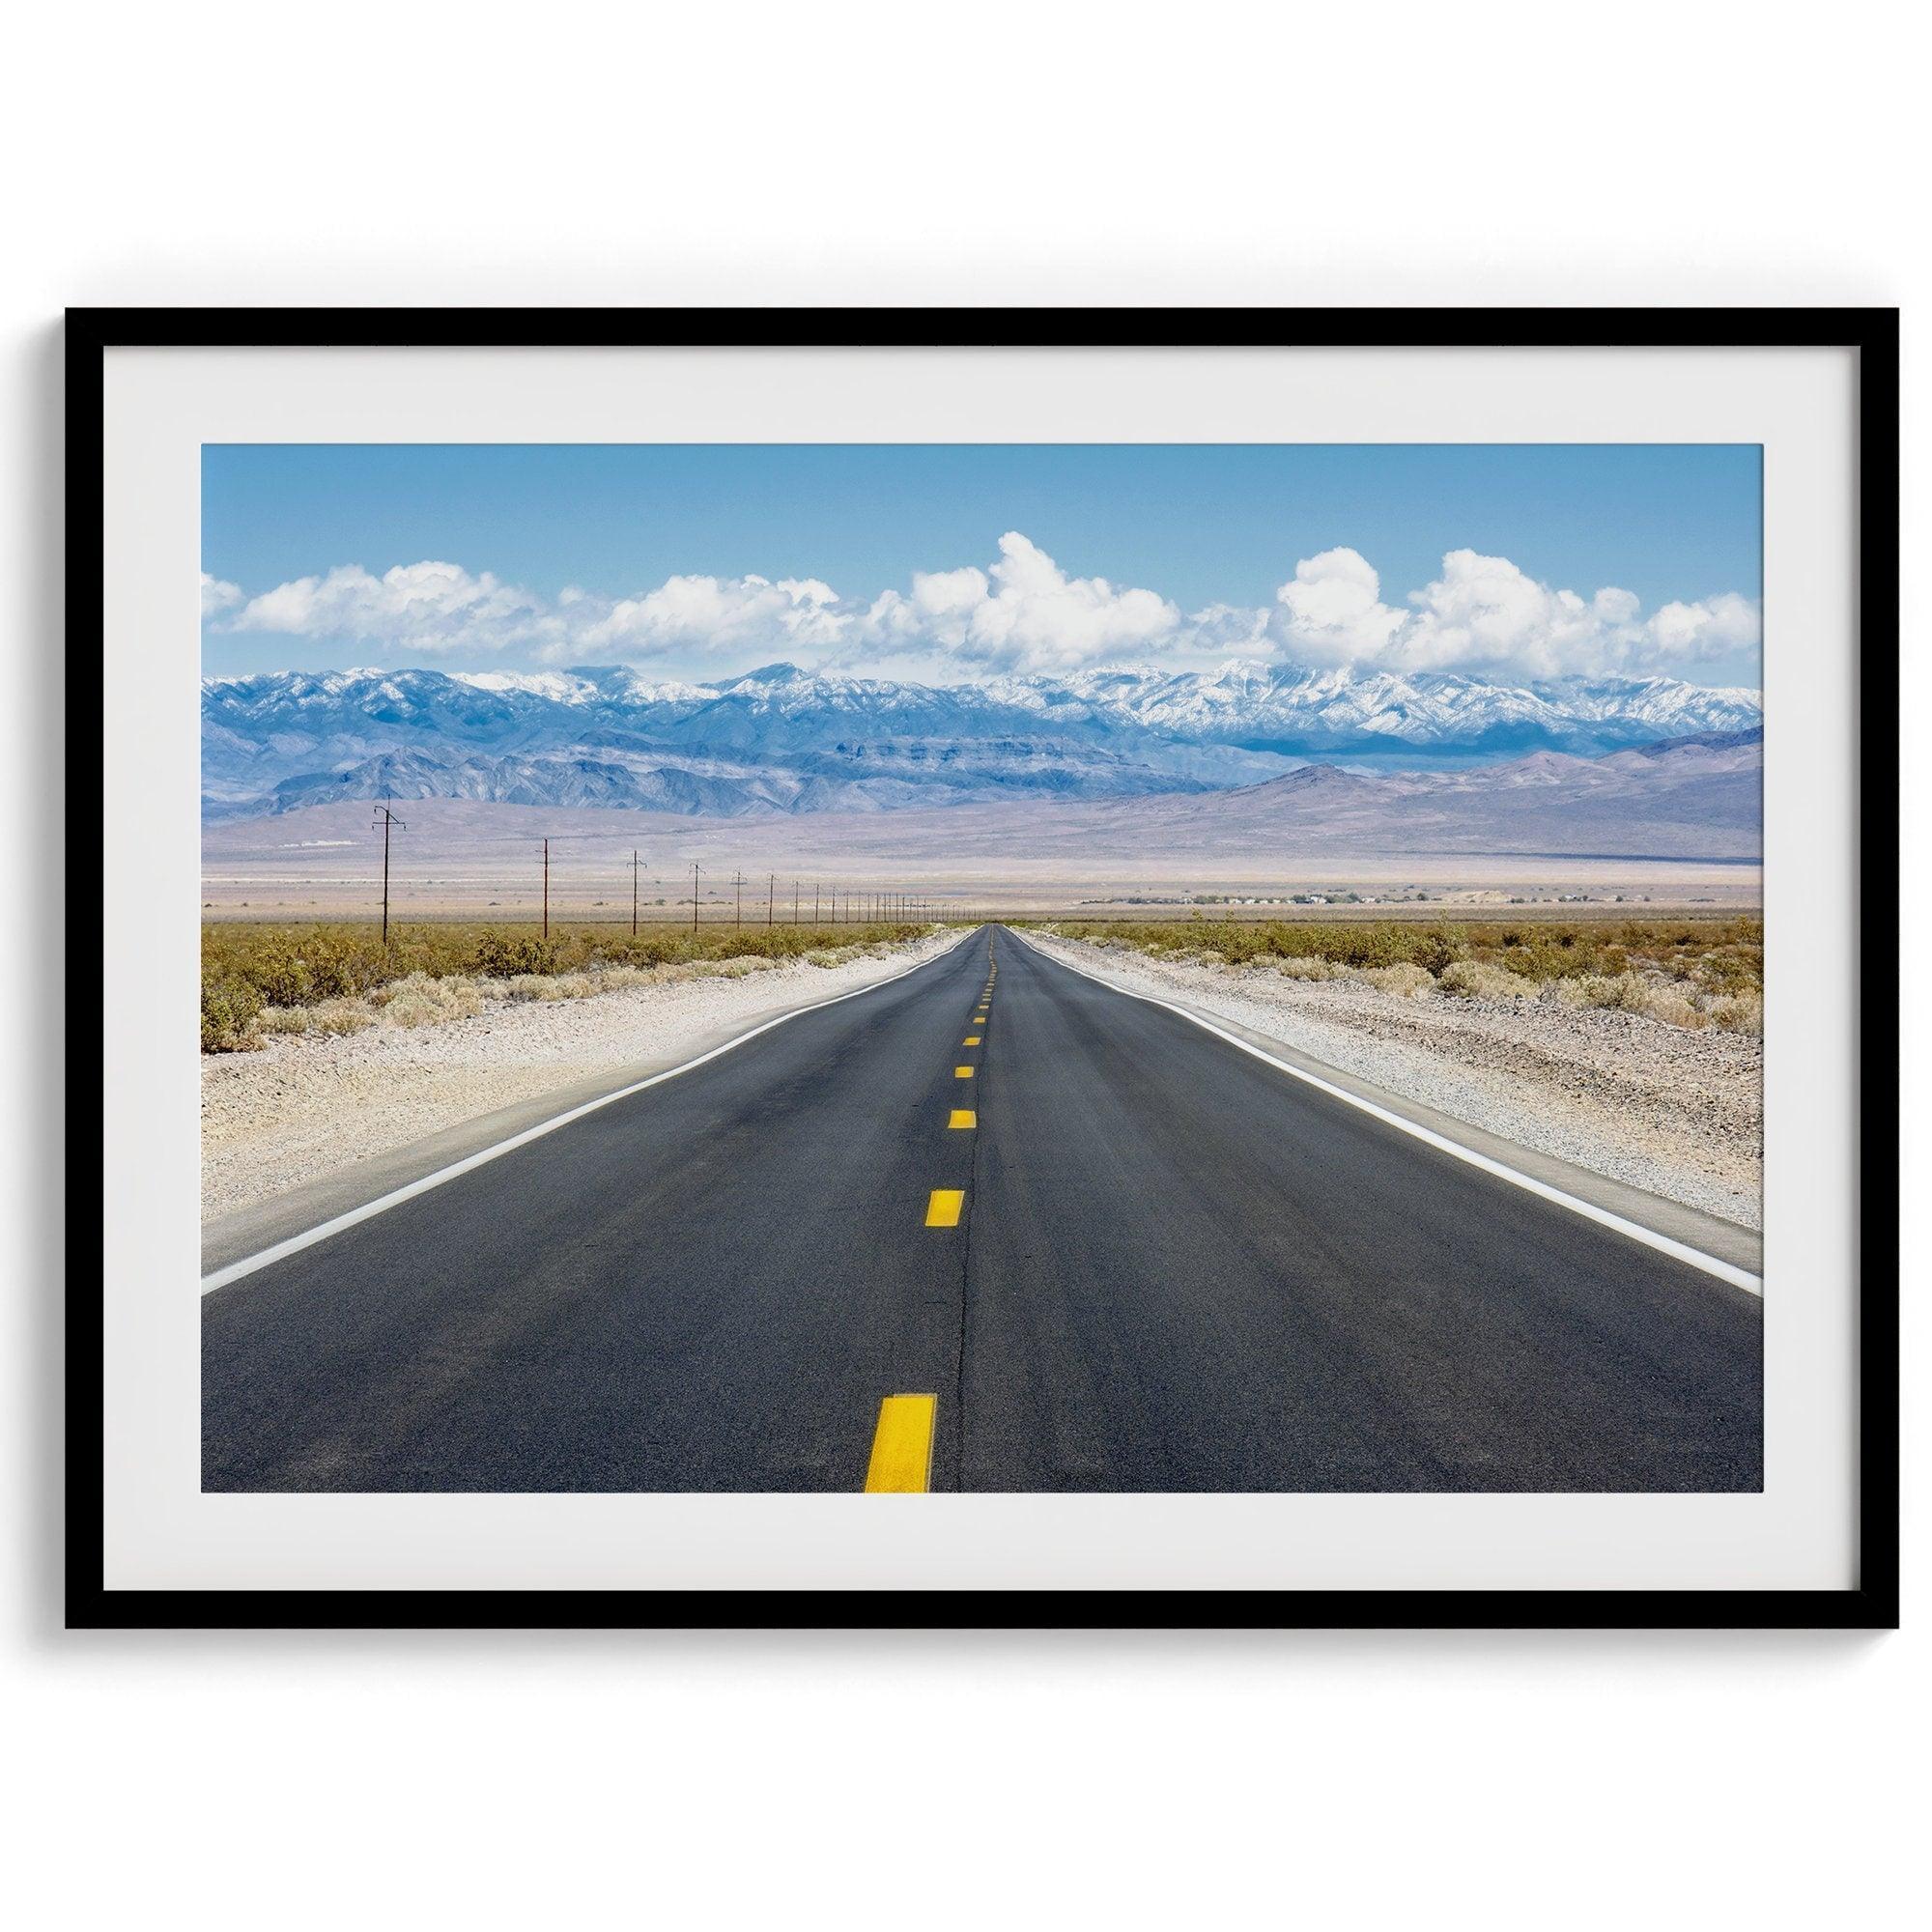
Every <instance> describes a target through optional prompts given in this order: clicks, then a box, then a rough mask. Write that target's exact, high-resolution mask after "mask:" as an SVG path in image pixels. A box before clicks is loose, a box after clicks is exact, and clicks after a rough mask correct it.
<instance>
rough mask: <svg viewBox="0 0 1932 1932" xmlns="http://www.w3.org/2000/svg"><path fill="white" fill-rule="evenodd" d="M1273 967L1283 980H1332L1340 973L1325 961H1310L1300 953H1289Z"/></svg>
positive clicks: (1338, 969)
mask: <svg viewBox="0 0 1932 1932" xmlns="http://www.w3.org/2000/svg"><path fill="white" fill-rule="evenodd" d="M1273 965H1274V970H1275V971H1276V972H1277V973H1279V974H1280V975H1281V976H1282V978H1283V979H1284V980H1332V979H1334V978H1335V976H1336V975H1337V973H1339V972H1340V971H1341V968H1340V967H1337V966H1331V965H1330V964H1329V963H1328V961H1327V960H1325V959H1311V958H1310V957H1308V955H1307V954H1306V953H1301V952H1291V953H1289V954H1287V955H1286V956H1285V957H1283V958H1280V959H1277V960H1275V961H1274V962H1273Z"/></svg>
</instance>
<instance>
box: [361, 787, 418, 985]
mask: <svg viewBox="0 0 1932 1932" xmlns="http://www.w3.org/2000/svg"><path fill="white" fill-rule="evenodd" d="M376 810H378V811H380V812H381V813H382V814H383V815H382V817H381V818H379V819H377V820H376V821H375V824H372V825H371V826H370V827H369V830H370V831H371V832H373V831H375V829H376V826H377V825H380V826H381V827H382V828H383V947H384V951H385V952H386V951H387V949H388V945H389V828H390V826H392V825H394V826H399V827H401V829H402V830H403V831H405V832H407V831H408V830H409V829H410V828H409V827H408V826H407V825H404V824H403V821H402V820H401V819H400V818H398V817H397V816H396V814H395V813H394V812H393V811H391V810H389V808H388V807H387V806H386V805H379V806H378V807H377V808H376Z"/></svg>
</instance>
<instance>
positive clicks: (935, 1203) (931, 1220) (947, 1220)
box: [925, 1187, 966, 1228]
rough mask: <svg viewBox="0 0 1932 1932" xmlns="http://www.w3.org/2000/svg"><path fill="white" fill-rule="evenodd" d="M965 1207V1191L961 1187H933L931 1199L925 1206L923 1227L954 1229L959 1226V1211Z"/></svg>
mask: <svg viewBox="0 0 1932 1932" xmlns="http://www.w3.org/2000/svg"><path fill="white" fill-rule="evenodd" d="M965 1205H966V1190H965V1189H964V1188H963V1187H935V1188H934V1189H933V1190H932V1199H931V1200H930V1201H928V1202H927V1203H926V1204H925V1225H926V1226H927V1227H928V1228H956V1227H958V1225H959V1210H960V1208H963V1207H965Z"/></svg>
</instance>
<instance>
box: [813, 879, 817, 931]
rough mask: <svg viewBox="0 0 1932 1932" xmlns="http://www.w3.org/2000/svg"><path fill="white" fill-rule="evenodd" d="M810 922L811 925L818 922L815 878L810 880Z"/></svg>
mask: <svg viewBox="0 0 1932 1932" xmlns="http://www.w3.org/2000/svg"><path fill="white" fill-rule="evenodd" d="M811 923H812V924H813V925H816V924H817V923H818V881H817V880H816V879H813V880H812V882H811Z"/></svg>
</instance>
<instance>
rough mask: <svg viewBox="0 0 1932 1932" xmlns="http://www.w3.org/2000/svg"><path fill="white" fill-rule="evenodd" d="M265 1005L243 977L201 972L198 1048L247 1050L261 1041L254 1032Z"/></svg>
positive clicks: (239, 1051)
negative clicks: (199, 1037)
mask: <svg viewBox="0 0 1932 1932" xmlns="http://www.w3.org/2000/svg"><path fill="white" fill-rule="evenodd" d="M264 1005H265V1002H264V1001H263V998H262V996H261V994H260V993H259V992H257V991H256V990H255V988H254V987H253V986H252V985H250V984H249V983H248V982H247V980H226V979H220V978H217V977H216V976H215V975H213V974H212V973H208V972H204V973H203V974H202V976H201V1050H202V1052H204V1053H251V1052H253V1051H254V1050H255V1048H257V1047H258V1046H260V1045H261V1043H262V1042H261V1039H260V1038H259V1037H257V1035H256V1032H255V1025H256V1022H257V1021H258V1020H259V1019H260V1018H261V1015H262V1009H263V1007H264Z"/></svg>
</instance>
